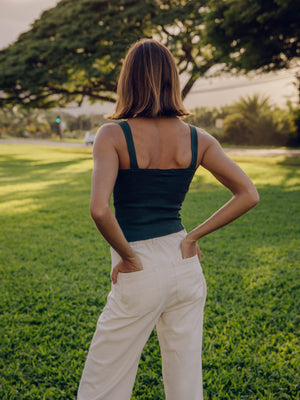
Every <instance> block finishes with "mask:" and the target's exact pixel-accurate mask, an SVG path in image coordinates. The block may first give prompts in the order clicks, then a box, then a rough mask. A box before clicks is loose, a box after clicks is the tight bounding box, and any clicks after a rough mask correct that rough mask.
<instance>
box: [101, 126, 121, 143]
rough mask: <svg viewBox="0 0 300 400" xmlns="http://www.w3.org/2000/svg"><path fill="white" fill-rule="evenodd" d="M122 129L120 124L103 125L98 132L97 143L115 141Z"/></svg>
mask: <svg viewBox="0 0 300 400" xmlns="http://www.w3.org/2000/svg"><path fill="white" fill-rule="evenodd" d="M120 129H121V128H120V126H119V124H116V123H113V122H111V123H108V124H103V125H101V126H100V128H99V129H98V131H97V134H96V138H95V142H96V141H98V142H99V141H106V140H110V141H111V140H114V139H115V137H116V136H118V135H119V134H120Z"/></svg>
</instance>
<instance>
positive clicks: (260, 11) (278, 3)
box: [206, 0, 300, 71]
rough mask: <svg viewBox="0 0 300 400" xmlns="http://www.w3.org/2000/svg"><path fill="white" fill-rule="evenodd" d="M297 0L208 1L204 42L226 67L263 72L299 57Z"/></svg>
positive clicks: (275, 68) (286, 64) (278, 67)
mask: <svg viewBox="0 0 300 400" xmlns="http://www.w3.org/2000/svg"><path fill="white" fill-rule="evenodd" d="M299 21H300V2H299V0H211V1H210V9H209V13H208V17H207V25H206V30H207V39H208V41H209V43H210V44H212V45H213V46H214V47H215V49H214V58H215V59H219V60H221V61H223V62H225V63H226V65H227V67H228V68H234V67H236V68H238V69H243V70H245V71H251V70H256V69H259V68H261V69H262V70H264V71H270V70H277V69H280V68H285V67H289V66H290V64H291V61H292V60H294V59H295V58H299V57H300V40H299V39H300V24H299Z"/></svg>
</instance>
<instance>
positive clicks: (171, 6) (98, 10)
mask: <svg viewBox="0 0 300 400" xmlns="http://www.w3.org/2000/svg"><path fill="white" fill-rule="evenodd" d="M203 4H205V1H204V2H203ZM199 7H200V4H197V6H196V5H195V4H194V2H190V1H187V0H174V1H172V2H170V1H169V0H144V1H143V2H141V1H139V0H121V1H118V2H112V1H108V0H78V1H76V3H75V4H74V1H72V0H61V1H60V2H59V3H58V4H57V6H56V7H54V8H52V9H50V10H48V11H45V12H44V13H43V14H42V16H41V18H40V19H39V20H37V21H36V22H35V23H34V24H33V26H32V29H31V30H30V31H29V32H26V33H24V34H22V35H20V37H19V39H18V40H17V42H16V43H14V44H13V45H11V46H9V47H8V48H6V49H4V50H3V51H1V52H0V65H1V69H0V89H1V90H2V91H3V92H5V95H4V97H2V98H1V99H0V105H1V104H2V105H3V104H16V103H21V104H23V105H24V106H29V107H39V108H40V107H45V108H51V107H53V106H60V107H61V106H64V105H66V104H68V103H70V102H72V101H75V102H77V103H78V104H81V102H82V101H83V99H84V97H88V98H89V99H90V100H91V101H96V100H97V101H99V100H100V101H106V102H107V101H111V102H114V101H115V93H114V92H115V89H116V81H117V77H118V75H119V72H120V68H121V66H122V62H123V59H124V56H125V54H126V52H127V50H128V47H129V45H130V44H132V43H133V42H135V41H136V40H138V39H140V38H142V37H154V38H156V39H158V40H160V41H161V42H163V43H165V44H166V45H167V46H168V47H169V48H170V50H171V51H172V52H173V54H174V56H175V58H176V60H177V64H178V68H179V71H180V73H181V74H183V73H184V74H185V79H186V84H185V86H184V88H183V91H182V93H183V97H185V96H186V94H187V93H188V92H189V90H190V89H191V87H192V86H193V84H194V82H195V80H196V79H197V78H198V77H199V76H200V75H202V74H204V73H205V72H206V71H207V70H208V69H209V68H210V67H211V66H212V65H213V58H212V56H211V51H210V45H208V44H204V43H203V35H204V33H203V29H202V28H203V23H204V17H205V15H206V12H205V9H203V8H199Z"/></svg>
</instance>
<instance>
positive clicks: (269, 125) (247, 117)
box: [222, 95, 292, 146]
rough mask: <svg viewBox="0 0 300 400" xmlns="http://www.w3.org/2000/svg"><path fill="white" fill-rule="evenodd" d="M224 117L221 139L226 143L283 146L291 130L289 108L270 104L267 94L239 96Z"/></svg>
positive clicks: (287, 141)
mask: <svg viewBox="0 0 300 400" xmlns="http://www.w3.org/2000/svg"><path fill="white" fill-rule="evenodd" d="M232 111H233V113H232V114H229V115H227V116H226V117H225V119H224V125H223V133H222V139H223V141H224V142H226V143H230V144H238V145H239V144H246V145H274V146H287V145H288V144H289V140H290V135H291V130H292V114H291V112H290V111H289V110H281V109H279V108H273V107H272V106H271V105H270V103H269V99H268V98H267V97H260V96H259V95H254V96H253V97H250V96H249V97H247V98H241V99H240V101H239V102H237V103H235V104H234V105H233V107H232Z"/></svg>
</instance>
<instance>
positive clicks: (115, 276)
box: [111, 265, 118, 285]
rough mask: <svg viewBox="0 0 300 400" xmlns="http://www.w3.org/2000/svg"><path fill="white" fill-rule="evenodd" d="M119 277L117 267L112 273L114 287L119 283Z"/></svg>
mask: <svg viewBox="0 0 300 400" xmlns="http://www.w3.org/2000/svg"><path fill="white" fill-rule="evenodd" d="M117 276H118V266H117V265H116V266H115V267H114V268H113V270H112V273H111V280H112V283H113V284H114V285H115V284H116V283H117Z"/></svg>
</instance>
